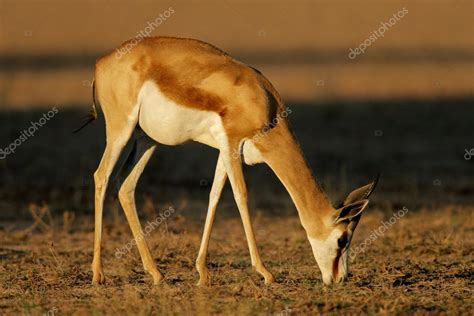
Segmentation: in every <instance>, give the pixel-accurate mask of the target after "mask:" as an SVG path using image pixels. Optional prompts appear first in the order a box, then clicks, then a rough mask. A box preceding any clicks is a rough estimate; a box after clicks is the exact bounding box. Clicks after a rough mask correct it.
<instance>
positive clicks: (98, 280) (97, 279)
mask: <svg viewBox="0 0 474 316" xmlns="http://www.w3.org/2000/svg"><path fill="white" fill-rule="evenodd" d="M92 273H93V276H92V285H99V284H104V283H105V275H104V272H102V269H98V270H93V272H92Z"/></svg>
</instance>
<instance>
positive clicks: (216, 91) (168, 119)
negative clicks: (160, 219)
mask: <svg viewBox="0 0 474 316" xmlns="http://www.w3.org/2000/svg"><path fill="white" fill-rule="evenodd" d="M126 44H127V42H126V43H124V44H122V46H125V45H126ZM92 93H93V100H94V103H93V110H92V112H91V117H90V119H89V120H88V122H86V124H84V125H83V126H82V127H84V126H85V125H87V124H88V123H89V122H91V121H93V120H94V119H96V118H97V111H96V108H95V104H96V102H95V100H97V101H98V103H100V106H101V108H102V111H103V113H104V117H105V123H106V139H107V144H106V148H105V152H104V154H103V157H102V160H101V162H100V164H99V167H98V169H97V171H96V172H95V174H94V180H95V236H94V258H93V261H92V271H93V280H92V283H93V284H98V283H103V282H104V280H105V278H104V273H103V271H102V266H101V254H100V253H101V235H102V210H103V203H104V194H105V191H106V188H107V184H108V181H109V177H110V175H111V173H112V170H113V168H114V166H115V164H116V162H117V160H118V158H119V155H120V154H121V152H122V150H123V149H124V147H125V145H126V143H127V142H128V141H129V139H130V138H131V137H132V136H134V137H133V139H134V142H133V143H134V145H133V150H132V154H130V157H128V158H127V162H126V165H128V166H129V167H128V168H126V169H128V171H127V172H126V174H125V180H124V181H123V183H122V185H121V187H120V189H119V200H120V203H121V205H122V207H123V209H124V211H125V215H126V217H127V220H128V222H129V224H130V228H131V230H132V233H133V236H134V238H135V240H136V242H137V247H138V251H139V253H140V256H141V259H142V262H143V267H144V269H145V271H147V272H148V273H150V274H151V276H152V277H153V280H154V283H155V284H157V283H159V282H160V280H162V278H163V276H162V275H161V273H160V272H159V271H158V269H157V268H156V265H155V263H154V262H153V257H152V256H151V254H150V250H149V248H148V246H147V243H146V241H145V240H144V239H143V238H139V237H141V236H142V229H141V226H140V222H139V219H138V216H137V211H136V206H135V197H134V195H135V188H136V184H137V181H138V179H139V177H140V175H141V174H142V172H143V169H144V168H145V165H146V164H147V162H148V160H149V159H150V157H151V155H152V154H153V152H154V150H155V148H156V145H157V144H164V145H179V144H183V143H185V142H188V141H195V142H199V143H202V144H206V145H208V146H211V147H214V148H216V149H218V150H219V158H218V160H217V166H216V171H215V176H214V182H213V184H212V188H211V192H210V199H209V207H208V212H207V217H206V222H205V226H204V232H203V236H202V241H201V246H200V249H199V254H198V257H197V260H196V267H197V270H198V272H199V276H200V278H199V282H198V285H207V284H209V282H210V277H209V273H208V270H207V268H206V256H207V251H208V245H209V239H210V235H211V229H212V225H213V220H214V214H215V211H216V207H217V203H218V201H219V198H220V196H221V192H222V188H223V187H224V184H225V182H226V179H227V177H228V178H229V180H230V184H231V187H232V191H233V194H234V198H235V201H236V203H237V206H238V209H239V212H240V215H241V218H242V222H243V226H244V230H245V235H246V238H247V242H248V247H249V250H250V258H251V262H252V266H253V267H254V268H255V269H256V271H257V272H259V273H260V274H261V275H262V276H263V277H264V279H265V283H266V284H268V283H272V282H274V277H273V276H272V274H271V273H270V272H269V271H268V270H267V269H266V268H265V266H264V264H263V262H262V259H261V258H260V255H259V253H258V249H257V245H256V242H255V236H254V233H253V230H252V225H251V221H250V217H249V211H248V207H247V189H246V185H245V182H244V177H243V174H242V166H241V156H243V161H244V162H245V163H246V164H249V165H253V164H257V163H262V162H265V163H266V164H268V165H269V166H270V168H271V169H272V170H273V171H274V172H275V173H276V175H277V177H278V178H279V179H280V181H281V182H282V183H283V185H284V186H285V187H286V189H287V190H288V192H289V194H290V196H291V198H292V200H293V202H294V203H295V205H296V208H297V210H298V213H299V217H300V220H301V224H302V226H303V227H304V229H305V231H306V234H307V236H308V239H309V242H310V244H311V247H312V250H313V253H314V257H315V259H316V262H317V264H318V265H319V268H320V270H321V273H322V277H323V282H324V283H325V284H330V283H332V282H341V281H343V280H344V279H345V278H346V277H347V274H348V251H349V245H350V243H351V239H352V235H353V233H354V229H355V228H356V226H357V224H358V222H359V219H360V217H361V213H362V211H363V210H364V209H365V208H366V207H367V204H368V202H369V201H368V197H369V196H370V194H371V193H372V191H373V190H374V188H375V185H376V182H377V180H375V181H374V182H372V183H370V184H368V185H366V186H363V187H361V188H358V189H356V190H354V191H353V192H351V193H350V194H349V195H348V196H347V198H346V199H345V201H344V202H343V204H342V205H341V206H340V207H339V208H334V207H333V205H332V204H331V202H330V201H329V199H328V198H327V197H326V195H325V194H324V192H323V191H322V189H321V188H320V187H319V186H318V184H317V183H316V181H315V180H314V178H313V176H312V174H311V171H310V169H309V168H308V165H307V163H306V161H305V159H304V158H303V155H302V153H301V150H300V148H299V146H298V144H297V142H296V140H295V138H294V136H293V134H292V132H291V129H290V127H289V124H288V121H287V120H286V119H285V117H286V115H283V111H285V109H284V105H283V101H282V100H281V98H280V96H279V94H278V92H277V91H276V90H275V88H274V87H273V86H272V84H271V83H270V81H269V80H268V79H267V78H265V77H264V76H263V75H262V74H261V73H260V72H259V71H258V70H256V69H254V68H251V67H249V66H246V65H245V64H243V63H241V62H239V61H237V60H235V59H233V58H232V57H231V56H229V55H228V54H226V53H224V52H223V51H221V50H220V49H218V48H216V47H214V46H212V45H210V44H207V43H204V42H201V41H198V40H193V39H182V38H172V37H154V38H145V39H143V40H142V41H141V42H140V43H138V44H137V45H136V46H135V47H134V48H133V49H132V50H131V51H130V52H129V53H127V54H125V55H124V56H122V57H121V58H117V57H116V56H115V54H114V53H111V54H109V55H106V56H104V57H102V58H100V59H98V60H97V63H96V69H95V79H94V82H93V84H92ZM275 118H278V119H277V120H275ZM268 122H276V124H270V127H271V129H269V130H268V131H267V133H266V135H265V136H264V137H260V138H259V139H256V138H255V137H254V135H256V134H257V133H258V132H259V131H260V130H261V129H262V128H263V127H265V126H267V127H268ZM82 127H81V128H82ZM234 153H239V154H238V155H234ZM240 153H242V155H241V154H240Z"/></svg>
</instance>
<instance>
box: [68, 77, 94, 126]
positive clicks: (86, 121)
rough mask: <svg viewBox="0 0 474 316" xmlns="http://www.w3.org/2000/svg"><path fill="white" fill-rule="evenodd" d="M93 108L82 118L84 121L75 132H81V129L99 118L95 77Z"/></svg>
mask: <svg viewBox="0 0 474 316" xmlns="http://www.w3.org/2000/svg"><path fill="white" fill-rule="evenodd" d="M91 86H92V109H91V110H90V111H89V113H88V114H87V115H86V116H84V117H83V118H82V120H83V123H82V125H81V127H79V128H78V129H76V130H75V131H74V132H73V133H77V132H79V131H80V130H81V129H83V128H84V127H86V126H87V125H89V124H90V123H92V122H94V121H95V120H96V119H97V108H96V106H95V105H96V99H95V79H92V85H91Z"/></svg>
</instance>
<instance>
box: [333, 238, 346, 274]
mask: <svg viewBox="0 0 474 316" xmlns="http://www.w3.org/2000/svg"><path fill="white" fill-rule="evenodd" d="M339 239H346V240H347V232H343V233H342V235H341V237H339ZM343 249H344V248H337V254H336V259H334V262H333V263H332V275H333V276H334V277H335V276H337V274H338V273H339V259H341V255H342V250H343Z"/></svg>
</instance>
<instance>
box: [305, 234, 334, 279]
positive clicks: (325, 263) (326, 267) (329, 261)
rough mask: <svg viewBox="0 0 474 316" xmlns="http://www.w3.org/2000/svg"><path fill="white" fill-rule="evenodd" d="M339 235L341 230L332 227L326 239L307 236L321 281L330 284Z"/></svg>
mask: <svg viewBox="0 0 474 316" xmlns="http://www.w3.org/2000/svg"><path fill="white" fill-rule="evenodd" d="M341 235H342V231H340V230H339V229H334V230H333V231H332V232H331V234H329V236H328V237H327V239H326V240H320V239H316V238H311V237H309V236H308V239H309V243H310V244H311V248H312V250H313V254H314V258H315V259H316V262H317V263H318V266H319V269H320V270H321V274H322V276H323V282H324V283H325V284H330V283H331V282H332V279H333V264H334V259H335V258H336V255H337V250H338V246H337V239H338V238H339V237H341ZM341 272H342V271H341Z"/></svg>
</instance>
